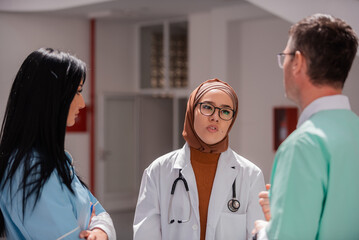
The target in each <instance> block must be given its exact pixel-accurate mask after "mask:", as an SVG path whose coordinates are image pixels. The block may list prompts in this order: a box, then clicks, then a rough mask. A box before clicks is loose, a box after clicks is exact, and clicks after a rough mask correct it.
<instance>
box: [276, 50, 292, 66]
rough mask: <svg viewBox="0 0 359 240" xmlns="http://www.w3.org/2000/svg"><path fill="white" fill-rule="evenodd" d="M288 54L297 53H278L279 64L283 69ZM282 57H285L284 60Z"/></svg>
mask: <svg viewBox="0 0 359 240" xmlns="http://www.w3.org/2000/svg"><path fill="white" fill-rule="evenodd" d="M286 55H290V56H294V55H295V52H291V53H283V52H281V53H278V54H277V58H278V65H279V67H280V68H281V69H283V68H284V60H285V56H286ZM282 58H283V60H282Z"/></svg>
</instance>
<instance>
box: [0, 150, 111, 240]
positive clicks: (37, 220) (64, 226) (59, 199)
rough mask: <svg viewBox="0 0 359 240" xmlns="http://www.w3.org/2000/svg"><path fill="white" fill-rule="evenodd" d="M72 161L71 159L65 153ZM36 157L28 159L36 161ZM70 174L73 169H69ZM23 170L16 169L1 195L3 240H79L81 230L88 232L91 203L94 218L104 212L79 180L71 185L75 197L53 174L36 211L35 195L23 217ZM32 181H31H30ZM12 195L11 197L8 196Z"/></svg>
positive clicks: (56, 175) (45, 186) (28, 202)
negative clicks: (94, 212) (4, 230)
mask: <svg viewBox="0 0 359 240" xmlns="http://www.w3.org/2000/svg"><path fill="white" fill-rule="evenodd" d="M66 154H67V156H68V157H69V158H70V159H71V161H72V157H71V156H70V155H69V154H68V153H66ZM36 159H37V157H36V153H35V154H34V157H33V158H32V159H31V161H32V163H34V162H35V161H36ZM70 169H71V174H74V173H75V171H74V167H73V166H70ZM22 175H23V169H22V168H21V167H19V168H18V170H17V172H16V174H15V176H14V178H13V182H12V185H11V190H12V191H11V192H10V185H9V182H8V183H7V184H6V185H5V187H4V189H3V190H1V191H0V208H1V211H2V213H3V215H4V220H5V228H6V235H7V236H6V237H7V239H8V240H11V239H41V240H43V239H79V234H80V232H81V231H82V230H85V229H87V227H88V224H89V221H90V216H91V212H90V211H91V210H90V209H91V203H93V205H94V206H95V210H96V215H98V214H100V213H101V212H104V211H105V210H104V209H103V207H102V206H101V204H100V203H99V202H98V201H97V199H96V198H95V197H94V196H93V195H92V194H91V192H90V191H89V190H88V189H87V188H86V187H84V186H83V185H82V184H81V182H80V180H79V179H78V177H77V176H76V174H75V176H74V178H73V181H72V183H71V186H72V189H73V190H74V194H73V193H71V192H70V190H69V189H68V188H67V187H66V185H65V184H63V183H62V181H61V178H60V176H59V175H58V173H57V171H56V170H54V171H53V172H52V174H51V176H50V178H49V179H48V181H47V182H46V183H45V184H44V186H43V189H42V191H41V194H40V197H39V200H38V202H37V204H36V206H35V207H33V205H34V200H35V196H34V194H33V195H32V196H31V197H30V198H29V199H28V201H27V206H26V208H25V215H24V217H23V205H22V190H20V191H17V190H18V189H20V185H21V180H22ZM29 180H31V179H29ZM10 193H11V194H10Z"/></svg>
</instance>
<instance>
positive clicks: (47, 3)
mask: <svg viewBox="0 0 359 240" xmlns="http://www.w3.org/2000/svg"><path fill="white" fill-rule="evenodd" d="M245 2H246V1H244V0H61V1H59V0H31V1H29V0H1V1H0V12H8V13H9V12H10V13H36V14H45V15H48V14H51V15H58V16H68V17H80V18H111V19H121V20H125V21H145V20H155V19H163V18H174V17H182V16H186V15H188V14H191V13H195V12H202V11H209V10H211V9H212V8H217V7H225V6H230V5H233V4H238V3H245Z"/></svg>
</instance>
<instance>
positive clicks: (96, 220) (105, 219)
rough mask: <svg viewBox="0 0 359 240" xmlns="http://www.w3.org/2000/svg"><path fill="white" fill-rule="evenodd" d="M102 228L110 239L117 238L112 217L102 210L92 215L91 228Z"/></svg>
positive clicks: (114, 239)
mask: <svg viewBox="0 0 359 240" xmlns="http://www.w3.org/2000/svg"><path fill="white" fill-rule="evenodd" d="M94 228H101V229H102V230H103V231H104V232H105V233H106V234H107V237H108V240H116V231H115V227H114V226H113V222H112V219H111V217H110V215H109V214H108V213H107V212H102V213H100V214H99V215H97V216H94V217H92V219H91V223H90V226H89V229H90V230H92V229H94Z"/></svg>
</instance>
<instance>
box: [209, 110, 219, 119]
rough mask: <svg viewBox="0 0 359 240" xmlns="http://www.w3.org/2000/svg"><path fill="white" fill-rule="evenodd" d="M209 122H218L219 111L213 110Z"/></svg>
mask: <svg viewBox="0 0 359 240" xmlns="http://www.w3.org/2000/svg"><path fill="white" fill-rule="evenodd" d="M217 110H218V112H217ZM210 120H211V121H216V122H218V120H219V109H215V110H214V113H213V114H212V116H211V118H210Z"/></svg>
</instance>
